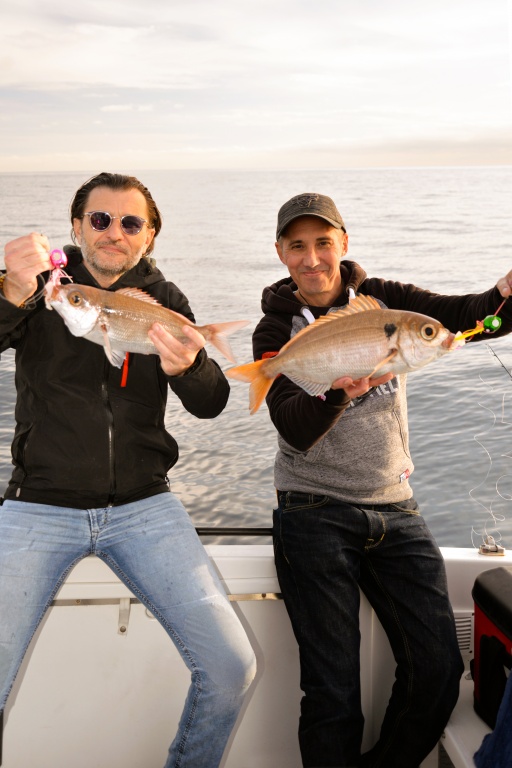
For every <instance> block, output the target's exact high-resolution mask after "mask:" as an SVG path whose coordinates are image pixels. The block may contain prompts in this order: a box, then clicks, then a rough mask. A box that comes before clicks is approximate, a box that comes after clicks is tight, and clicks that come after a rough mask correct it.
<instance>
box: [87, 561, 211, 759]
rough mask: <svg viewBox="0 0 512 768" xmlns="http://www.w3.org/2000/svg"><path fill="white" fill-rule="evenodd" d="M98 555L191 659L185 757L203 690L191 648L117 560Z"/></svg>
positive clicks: (183, 745)
mask: <svg viewBox="0 0 512 768" xmlns="http://www.w3.org/2000/svg"><path fill="white" fill-rule="evenodd" d="M98 556H99V557H101V558H102V559H103V560H105V562H107V563H108V564H109V567H110V568H112V570H113V571H114V573H116V574H117V575H118V576H119V578H120V579H121V581H122V582H123V583H124V584H125V585H126V586H127V587H128V588H129V589H130V590H131V591H132V592H133V594H134V595H137V596H138V597H139V599H140V601H141V603H142V604H143V605H144V606H145V607H146V608H148V609H149V610H150V611H151V613H152V614H153V615H154V616H155V617H156V618H157V619H158V621H159V622H160V624H161V625H162V626H163V627H164V628H165V630H166V632H167V634H168V635H169V636H170V637H171V638H172V639H173V640H174V642H175V643H176V645H178V646H179V647H180V648H181V649H182V651H183V653H184V654H185V655H186V656H187V658H188V659H189V660H190V666H191V667H192V670H193V671H192V675H191V678H192V682H193V684H194V690H195V695H194V698H193V701H192V703H191V707H190V717H189V719H188V721H187V724H186V726H185V728H184V729H183V737H182V739H181V741H180V744H179V747H178V752H179V754H180V756H181V757H183V756H184V754H185V748H186V742H187V739H188V736H189V733H190V730H191V728H192V723H193V720H194V716H195V713H196V711H197V704H198V700H199V697H200V695H201V693H202V690H203V687H202V684H201V674H200V672H199V669H198V667H197V664H196V663H195V661H194V659H193V657H192V656H191V654H190V651H189V649H188V648H187V646H186V645H185V643H184V642H183V640H182V639H181V637H179V635H178V634H177V633H176V631H175V630H174V629H173V627H171V626H170V625H169V623H168V622H167V621H166V620H165V618H164V617H163V616H162V614H161V613H160V611H159V610H157V608H156V606H154V605H153V603H152V602H151V601H150V600H148V599H147V596H146V595H145V594H143V593H142V591H141V590H140V589H138V587H137V586H136V585H135V584H133V583H132V581H131V580H130V579H129V578H128V577H127V575H126V574H125V573H124V571H122V570H121V569H120V568H119V566H118V565H117V563H116V561H115V560H113V559H111V558H110V557H109V556H108V555H104V554H99V555H98ZM181 762H182V761H181V758H179V759H177V762H176V767H175V768H179V766H180V765H181Z"/></svg>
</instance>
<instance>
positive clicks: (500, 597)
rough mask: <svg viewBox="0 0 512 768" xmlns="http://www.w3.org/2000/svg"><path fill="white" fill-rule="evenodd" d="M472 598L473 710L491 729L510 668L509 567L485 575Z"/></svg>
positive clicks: (477, 582)
mask: <svg viewBox="0 0 512 768" xmlns="http://www.w3.org/2000/svg"><path fill="white" fill-rule="evenodd" d="M471 594H472V596H473V600H474V602H475V658H474V660H473V662H472V664H471V671H472V674H473V680H474V708H475V712H476V713H477V714H478V715H479V716H480V717H481V718H482V720H484V721H485V722H486V723H487V725H488V726H489V727H490V728H494V726H495V725H496V716H497V714H498V709H499V707H500V703H501V699H502V698H503V692H504V690H505V685H506V683H507V678H508V675H509V672H510V669H511V667H512V567H505V566H499V567H496V568H490V569H489V570H488V571H484V572H483V573H481V574H480V575H479V576H478V577H477V578H476V580H475V584H474V586H473V590H472V592H471Z"/></svg>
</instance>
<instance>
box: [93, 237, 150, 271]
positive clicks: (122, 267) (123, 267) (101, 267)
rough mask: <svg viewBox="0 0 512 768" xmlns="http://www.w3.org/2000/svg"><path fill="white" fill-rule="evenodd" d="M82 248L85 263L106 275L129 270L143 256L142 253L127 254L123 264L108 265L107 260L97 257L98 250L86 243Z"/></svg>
mask: <svg viewBox="0 0 512 768" xmlns="http://www.w3.org/2000/svg"><path fill="white" fill-rule="evenodd" d="M81 250H82V255H83V257H84V261H85V263H86V264H90V265H91V267H93V269H94V270H95V271H96V272H97V273H98V274H100V275H105V277H117V276H118V275H122V274H124V273H125V272H128V270H129V269H131V268H132V267H134V266H135V264H137V263H138V262H139V261H140V259H141V257H142V254H140V255H139V256H138V257H132V256H128V255H126V261H125V262H124V263H123V264H119V263H118V264H112V266H108V264H105V262H100V260H99V259H97V258H96V250H95V249H93V248H91V249H89V248H88V246H87V245H86V244H85V243H82V245H81Z"/></svg>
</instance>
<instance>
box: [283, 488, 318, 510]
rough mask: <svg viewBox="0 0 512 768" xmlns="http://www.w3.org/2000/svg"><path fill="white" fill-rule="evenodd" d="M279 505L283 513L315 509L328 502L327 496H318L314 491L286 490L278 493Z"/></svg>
mask: <svg viewBox="0 0 512 768" xmlns="http://www.w3.org/2000/svg"><path fill="white" fill-rule="evenodd" d="M278 498H279V506H280V508H281V510H282V512H283V513H286V512H297V511H299V510H301V509H316V508H318V507H323V506H325V505H326V504H328V503H329V501H330V499H329V497H328V496H320V495H317V494H315V493H299V492H297V491H286V492H281V493H279V497H278Z"/></svg>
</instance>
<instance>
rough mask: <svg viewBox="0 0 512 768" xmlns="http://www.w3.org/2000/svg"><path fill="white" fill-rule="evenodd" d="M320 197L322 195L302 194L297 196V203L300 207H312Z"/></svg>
mask: <svg viewBox="0 0 512 768" xmlns="http://www.w3.org/2000/svg"><path fill="white" fill-rule="evenodd" d="M319 199H320V195H300V197H296V198H295V203H296V205H297V206H298V207H299V208H311V206H312V205H313V203H316V201H317V200H319Z"/></svg>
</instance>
